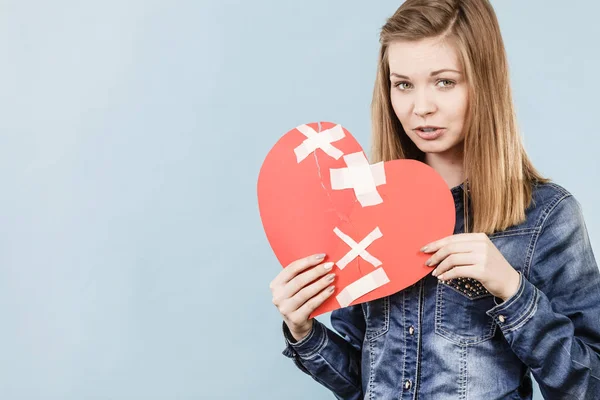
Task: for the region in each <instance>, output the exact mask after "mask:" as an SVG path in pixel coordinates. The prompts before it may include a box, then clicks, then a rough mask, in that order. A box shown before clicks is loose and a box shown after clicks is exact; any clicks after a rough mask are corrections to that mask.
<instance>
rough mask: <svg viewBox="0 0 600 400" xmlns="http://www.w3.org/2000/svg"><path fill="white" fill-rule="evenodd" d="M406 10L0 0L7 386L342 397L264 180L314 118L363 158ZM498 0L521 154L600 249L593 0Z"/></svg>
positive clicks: (0, 342) (2, 393)
mask: <svg viewBox="0 0 600 400" xmlns="http://www.w3.org/2000/svg"><path fill="white" fill-rule="evenodd" d="M400 3H401V2H400V1H389V0H385V1H383V0H380V1H377V2H367V1H348V0H344V1H342V0H337V1H327V2H324V1H320V0H304V1H301V2H299V1H293V2H292V1H276V0H261V1H258V0H257V1H253V2H243V3H241V4H238V2H234V1H191V0H189V1H183V0H170V1H166V0H163V1H155V0H153V1H150V0H144V1H142V0H130V1H116V0H104V1H95V2H92V1H86V2H81V1H74V0H56V1H53V2H47V1H31V0H18V1H17V0H1V1H0V106H1V109H0V113H1V114H0V115H1V117H0V183H1V185H2V186H1V194H0V317H1V319H2V327H1V329H0V398H1V399H7V400H13V399H14V400H20V399H27V400H29V399H60V400H82V399H112V400H131V399H274V400H275V399H287V400H294V399H298V400H299V399H307V398H310V399H330V398H333V397H332V396H331V395H330V394H329V393H328V392H327V391H326V390H325V389H324V388H322V387H320V386H319V385H318V384H317V383H316V382H314V381H313V380H312V379H311V378H309V377H307V376H305V375H304V374H302V373H301V372H300V371H299V370H297V369H296V368H295V367H294V365H293V364H292V362H291V361H290V360H288V359H286V358H285V357H283V356H282V355H281V351H282V350H283V339H282V337H281V333H280V326H281V319H280V316H279V314H278V313H277V310H276V309H275V308H274V306H273V305H272V303H271V294H270V291H269V288H268V284H269V282H270V281H271V279H272V278H273V277H274V276H275V275H276V274H277V273H278V272H279V270H280V268H281V267H280V266H279V265H278V264H277V261H276V259H275V257H274V255H273V253H272V251H271V249H270V247H269V244H268V243H267V241H266V238H265V236H264V233H263V231H262V226H261V222H260V218H259V214H258V208H257V200H256V181H257V177H258V171H259V168H260V165H261V163H262V161H263V159H264V156H265V155H266V153H267V152H268V151H269V149H270V148H271V146H272V145H273V144H274V143H275V142H276V141H277V140H278V139H279V137H280V136H281V135H283V134H284V133H285V132H287V131H288V130H289V129H291V128H293V127H295V126H297V125H299V124H303V123H308V122H313V121H323V120H325V121H333V122H337V123H340V124H342V125H344V126H345V127H346V128H347V129H349V130H350V131H351V132H352V133H353V134H354V135H355V136H356V137H357V139H358V140H359V142H360V143H361V144H362V145H363V146H364V147H365V149H368V148H369V127H370V122H369V118H370V116H369V105H370V101H371V91H372V85H373V82H374V77H375V63H376V57H377V51H378V32H379V28H380V27H381V25H383V23H384V22H385V19H386V18H387V17H388V16H390V15H391V14H392V13H393V12H394V11H395V10H396V8H397V7H398V6H399V5H400ZM493 5H494V6H495V7H496V11H497V14H498V17H499V19H500V24H501V28H502V32H503V34H504V38H505V42H506V47H507V50H508V53H509V60H510V66H511V76H512V79H513V88H514V93H515V101H516V104H517V111H518V117H519V121H520V125H521V128H522V132H523V137H524V141H525V145H526V147H527V149H528V151H529V153H530V155H531V157H532V159H533V161H534V162H535V164H536V166H537V167H538V168H539V169H540V170H541V171H542V172H543V173H544V174H546V175H547V176H550V177H552V178H554V179H555V180H556V182H558V183H559V184H561V185H563V186H565V187H566V188H567V189H568V190H570V191H571V192H572V193H574V194H575V196H576V197H577V198H578V200H579V201H580V202H581V204H582V206H583V210H584V215H585V218H586V221H587V224H588V228H589V233H590V236H591V239H592V243H593V246H594V249H596V252H597V253H598V252H600V211H598V208H597V199H598V197H599V196H600V190H599V189H598V182H599V180H598V173H599V172H600V168H599V165H600V164H599V161H598V158H597V152H598V148H599V147H600V139H599V135H600V128H599V127H598V125H599V124H598V115H599V114H598V105H599V103H598V100H597V99H598V93H600V79H599V78H598V71H599V70H600V47H598V45H597V43H598V39H599V37H600V25H599V24H598V23H597V15H598V12H600V6H599V5H598V3H597V2H595V1H591V0H589V1H579V2H571V3H566V2H559V1H548V0H543V1H542V0H535V1H532V0H528V1H527V2H524V1H521V0H511V1H508V0H502V1H499V0H496V1H493ZM320 318H321V317H320ZM322 320H323V321H325V322H326V323H328V320H329V318H328V315H325V316H323V317H322Z"/></svg>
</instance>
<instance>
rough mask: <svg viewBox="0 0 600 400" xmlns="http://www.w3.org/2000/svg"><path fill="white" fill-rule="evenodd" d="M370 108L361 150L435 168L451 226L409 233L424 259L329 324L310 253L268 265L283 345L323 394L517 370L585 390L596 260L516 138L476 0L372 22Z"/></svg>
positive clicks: (504, 383)
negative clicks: (375, 42) (420, 237)
mask: <svg viewBox="0 0 600 400" xmlns="http://www.w3.org/2000/svg"><path fill="white" fill-rule="evenodd" d="M372 118H373V158H374V160H372V161H373V162H378V161H381V160H384V161H387V160H393V159H399V158H411V159H418V160H421V161H423V162H425V163H426V164H428V165H430V166H431V167H433V168H434V169H435V170H436V171H437V172H438V173H439V174H440V175H441V176H442V177H443V178H444V179H445V181H446V182H447V184H448V187H449V188H450V190H451V192H452V194H453V196H454V201H455V205H456V226H455V230H454V235H452V236H450V237H446V238H440V240H438V241H436V242H433V243H423V245H424V248H423V249H422V251H423V252H425V253H428V254H430V255H431V257H430V259H429V261H428V262H427V263H426V264H427V265H429V266H431V267H432V274H431V275H428V276H427V277H425V278H423V279H422V280H421V281H419V282H418V283H416V284H415V285H413V286H411V287H409V288H407V289H405V290H403V291H401V292H399V293H397V294H394V295H392V296H388V297H385V298H382V299H379V300H376V301H370V302H366V303H362V304H358V305H354V306H350V307H346V308H343V309H340V310H336V311H333V312H332V314H331V322H332V325H333V327H334V328H335V330H336V331H338V332H339V334H340V335H338V334H336V333H335V332H333V331H332V330H330V329H328V328H327V327H326V326H325V325H323V324H322V323H320V322H319V321H317V320H314V319H308V316H309V314H310V313H311V311H312V310H314V309H315V308H316V307H317V306H318V305H320V304H321V303H322V302H323V301H324V300H325V299H326V298H327V297H328V296H330V295H331V293H332V290H331V289H330V288H331V285H332V284H334V283H335V281H334V278H335V277H334V276H333V274H332V273H331V271H332V270H331V267H330V264H327V263H323V262H322V261H323V260H324V259H325V257H326V255H323V254H321V255H314V256H309V257H307V258H305V259H301V260H298V261H296V262H294V263H292V264H291V265H289V266H287V267H286V268H284V269H283V270H282V271H281V273H279V274H278V275H277V277H276V278H275V279H274V280H273V281H272V282H271V290H272V293H273V302H274V304H275V305H276V306H277V307H278V309H279V311H280V312H281V314H282V316H283V319H284V324H283V328H284V329H283V331H284V335H285V338H286V342H287V347H286V349H285V351H284V354H285V355H286V356H288V357H290V358H292V359H293V360H294V362H295V363H296V365H297V366H298V367H299V368H300V369H301V370H302V371H304V372H305V373H307V374H309V375H311V376H312V377H313V378H314V379H315V380H316V381H318V382H320V383H321V384H322V385H324V386H326V387H327V388H329V389H330V390H331V391H332V392H333V393H334V394H335V396H336V397H337V398H339V399H377V400H383V399H417V398H419V399H486V400H487V399H530V398H531V397H532V381H531V375H533V376H534V377H535V379H536V380H537V382H538V383H539V385H540V388H541V391H542V393H543V395H544V397H545V398H547V399H600V272H599V270H598V266H597V263H596V260H595V259H594V255H593V253H592V249H591V245H590V241H589V238H588V234H587V231H586V227H585V222H584V220H583V217H582V212H581V209H580V206H579V203H578V202H577V200H576V199H575V198H574V197H573V196H572V195H571V194H570V193H569V192H568V191H567V190H565V189H564V188H562V187H561V186H559V185H557V184H554V183H551V182H550V181H548V180H547V179H544V178H543V177H542V176H540V175H539V174H538V172H536V170H535V169H534V167H533V166H532V164H531V162H530V161H529V159H528V157H527V155H526V153H525V151H524V150H523V146H522V144H521V142H520V139H519V135H518V132H517V126H516V123H515V117H514V110H513V103H512V99H511V90H510V87H509V74H508V67H507V59H506V55H505V50H504V45H503V41H502V37H501V34H500V29H499V27H498V22H497V19H496V16H495V13H494V11H493V9H492V6H491V5H490V3H489V2H488V1H487V0H407V1H406V2H405V3H403V5H402V6H401V7H400V8H399V9H398V10H397V11H396V13H395V14H394V15H393V16H392V17H391V18H390V19H389V20H388V21H387V23H386V24H385V26H384V27H383V29H382V33H381V52H380V56H379V66H378V73H377V78H376V83H375V90H374V98H373V107H372ZM312 267H314V268H312ZM328 268H329V269H328ZM317 278H318V280H316V279H317ZM315 280H316V282H314V283H312V284H309V283H310V282H313V281H315Z"/></svg>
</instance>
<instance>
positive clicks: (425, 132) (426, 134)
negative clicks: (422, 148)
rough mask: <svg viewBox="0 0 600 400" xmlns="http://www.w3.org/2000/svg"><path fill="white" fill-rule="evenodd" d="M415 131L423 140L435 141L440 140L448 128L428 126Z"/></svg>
mask: <svg viewBox="0 0 600 400" xmlns="http://www.w3.org/2000/svg"><path fill="white" fill-rule="evenodd" d="M413 131H414V132H415V133H416V134H417V135H418V136H419V137H420V138H421V139H424V140H435V139H437V138H439V137H440V136H442V135H443V134H444V132H446V128H441V127H439V126H431V125H427V126H419V127H417V128H415V129H413Z"/></svg>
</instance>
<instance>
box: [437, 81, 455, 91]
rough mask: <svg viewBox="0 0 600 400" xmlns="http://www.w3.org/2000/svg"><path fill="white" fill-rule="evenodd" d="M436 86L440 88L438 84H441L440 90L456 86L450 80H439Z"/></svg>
mask: <svg viewBox="0 0 600 400" xmlns="http://www.w3.org/2000/svg"><path fill="white" fill-rule="evenodd" d="M437 84H438V86H440V84H442V85H441V86H440V87H441V88H442V89H449V88H451V87H454V85H456V82H454V81H451V80H450V79H440V80H439V81H438V82H437Z"/></svg>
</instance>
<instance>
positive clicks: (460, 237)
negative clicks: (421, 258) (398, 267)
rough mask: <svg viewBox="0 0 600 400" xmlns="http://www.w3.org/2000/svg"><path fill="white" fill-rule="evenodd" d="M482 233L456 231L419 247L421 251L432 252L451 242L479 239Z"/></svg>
mask: <svg viewBox="0 0 600 400" xmlns="http://www.w3.org/2000/svg"><path fill="white" fill-rule="evenodd" d="M482 235H485V234H481V233H457V234H456V235H451V236H447V237H445V238H443V239H440V240H436V241H435V242H431V243H428V244H426V245H425V246H423V247H422V248H421V251H422V252H423V253H433V252H436V251H438V250H439V249H441V248H442V247H444V246H447V245H449V244H451V243H458V242H468V241H470V240H473V241H475V240H480V239H482Z"/></svg>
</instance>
